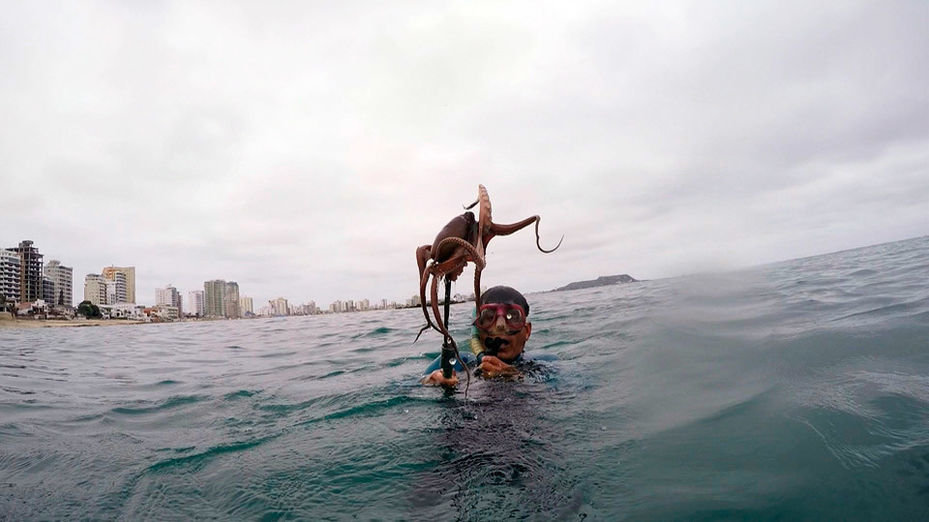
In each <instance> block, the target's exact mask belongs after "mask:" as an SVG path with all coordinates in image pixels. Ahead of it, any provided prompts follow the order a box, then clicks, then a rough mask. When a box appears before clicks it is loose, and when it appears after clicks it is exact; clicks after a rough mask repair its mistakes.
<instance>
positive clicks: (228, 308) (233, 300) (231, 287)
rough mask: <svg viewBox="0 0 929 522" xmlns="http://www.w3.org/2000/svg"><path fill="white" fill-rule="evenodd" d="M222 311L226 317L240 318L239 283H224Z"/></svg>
mask: <svg viewBox="0 0 929 522" xmlns="http://www.w3.org/2000/svg"><path fill="white" fill-rule="evenodd" d="M223 311H224V312H225V315H226V317H228V318H230V319H238V318H239V317H242V314H240V313H239V283H236V282H235V281H229V282H227V283H226V293H225V295H224V296H223Z"/></svg>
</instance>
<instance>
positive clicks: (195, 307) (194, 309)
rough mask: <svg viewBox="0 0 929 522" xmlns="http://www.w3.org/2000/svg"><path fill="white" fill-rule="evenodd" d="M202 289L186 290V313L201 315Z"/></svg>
mask: <svg viewBox="0 0 929 522" xmlns="http://www.w3.org/2000/svg"><path fill="white" fill-rule="evenodd" d="M204 311H205V308H204V302H203V290H191V291H190V292H187V313H188V314H193V315H196V316H198V317H203V316H204V315H205V313H204Z"/></svg>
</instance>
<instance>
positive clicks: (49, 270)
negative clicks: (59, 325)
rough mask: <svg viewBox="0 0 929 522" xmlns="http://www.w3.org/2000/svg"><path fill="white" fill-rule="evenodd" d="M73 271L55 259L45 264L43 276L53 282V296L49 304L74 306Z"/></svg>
mask: <svg viewBox="0 0 929 522" xmlns="http://www.w3.org/2000/svg"><path fill="white" fill-rule="evenodd" d="M73 272H74V270H73V269H72V268H71V267H69V266H64V265H62V264H61V262H60V261H58V260H57V259H52V260H51V261H49V262H48V263H46V264H45V277H47V278H49V279H51V281H52V283H53V284H54V290H53V294H54V297H53V300H52V301H51V303H50V304H55V305H60V306H74V296H73V283H72V279H73Z"/></svg>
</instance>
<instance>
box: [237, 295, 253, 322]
mask: <svg viewBox="0 0 929 522" xmlns="http://www.w3.org/2000/svg"><path fill="white" fill-rule="evenodd" d="M239 313H240V314H242V316H243V317H244V316H245V315H246V314H253V315H254V313H255V303H254V301H253V300H252V298H251V297H247V296H242V297H240V298H239Z"/></svg>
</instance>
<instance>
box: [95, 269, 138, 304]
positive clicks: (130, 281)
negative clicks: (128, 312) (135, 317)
mask: <svg viewBox="0 0 929 522" xmlns="http://www.w3.org/2000/svg"><path fill="white" fill-rule="evenodd" d="M117 272H119V273H122V274H123V275H124V276H125V284H126V297H125V301H124V302H126V303H132V304H135V267H134V266H108V267H106V268H104V269H103V271H102V274H103V278H104V279H107V280H110V281H115V280H116V276H115V275H114V274H115V273H117ZM110 304H113V303H110Z"/></svg>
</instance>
